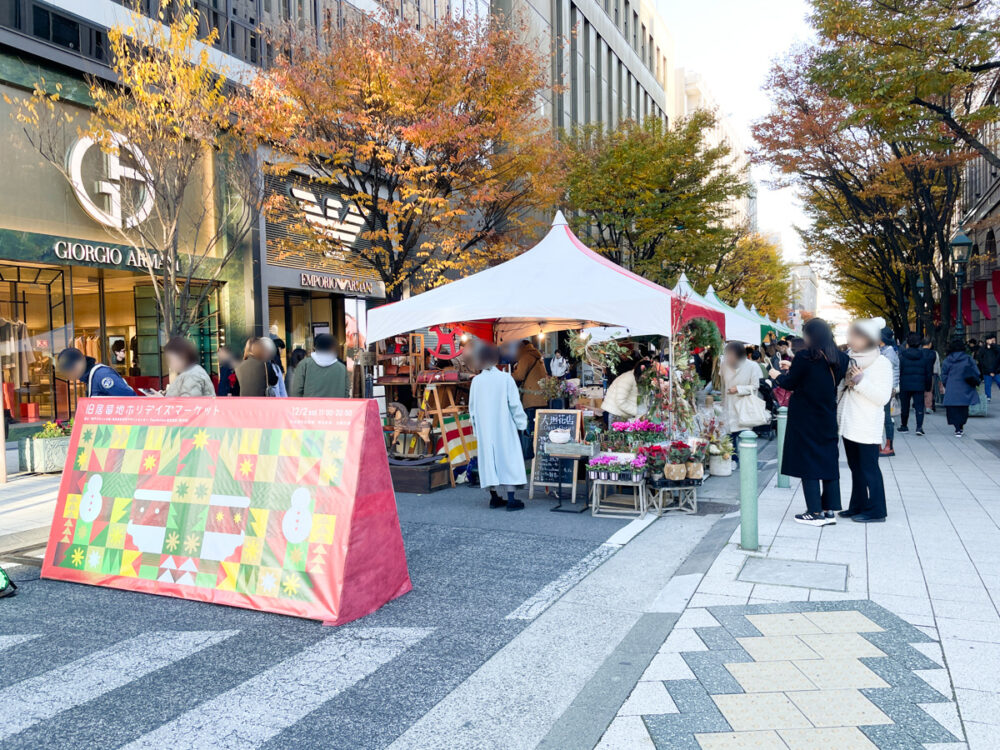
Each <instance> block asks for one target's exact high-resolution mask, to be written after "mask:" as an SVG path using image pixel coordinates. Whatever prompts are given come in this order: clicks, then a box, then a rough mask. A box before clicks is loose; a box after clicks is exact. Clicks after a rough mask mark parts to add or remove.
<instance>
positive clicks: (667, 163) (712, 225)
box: [566, 110, 749, 285]
mask: <svg viewBox="0 0 1000 750" xmlns="http://www.w3.org/2000/svg"><path fill="white" fill-rule="evenodd" d="M714 125H715V115H714V114H713V113H711V112H708V111H705V110H702V111H698V112H695V113H694V114H692V115H691V116H690V117H688V118H686V119H684V120H682V121H680V122H679V123H678V124H677V125H676V126H674V127H672V128H670V127H667V126H666V125H665V124H664V123H663V122H662V121H660V120H658V119H656V118H652V117H649V118H646V119H645V120H643V122H642V123H641V124H639V123H635V122H632V121H625V122H623V123H622V124H621V125H619V126H618V127H617V128H616V129H615V130H612V131H610V132H605V131H604V130H602V128H601V127H599V126H592V127H591V126H588V127H584V128H581V129H580V130H578V131H576V132H575V133H573V134H571V135H570V137H569V139H568V140H569V145H568V155H567V157H566V160H567V178H566V199H567V202H568V204H569V206H570V208H571V209H573V211H574V212H575V213H576V215H577V216H576V219H575V221H574V223H575V227H576V229H577V230H578V231H579V232H580V233H581V234H583V235H586V236H587V237H588V239H589V240H590V242H591V243H592V244H593V245H594V247H595V249H596V250H598V251H600V252H601V253H603V254H605V255H607V256H608V257H610V258H611V259H613V260H614V261H615V262H616V263H619V264H621V265H623V266H625V267H626V268H629V269H631V270H633V271H635V272H636V273H639V274H641V275H643V276H645V277H646V278H648V279H651V280H653V281H656V282H658V283H664V284H670V285H672V284H673V282H674V281H675V280H676V279H677V277H678V276H680V274H681V273H682V272H684V273H687V274H688V275H689V276H691V277H692V278H701V276H702V272H703V269H704V268H705V267H706V266H708V267H710V266H712V265H713V264H715V263H716V262H717V260H718V258H719V255H720V254H722V253H724V252H727V251H728V250H730V249H732V247H733V246H734V245H735V242H736V240H737V239H738V238H739V237H740V236H741V234H743V233H745V230H744V229H743V228H740V227H736V226H734V225H733V222H732V217H733V209H732V204H733V201H735V200H736V199H738V198H740V197H742V196H743V195H745V194H746V192H747V190H748V189H749V186H748V184H747V183H746V181H745V176H744V175H742V174H739V173H737V171H736V170H735V169H734V168H733V165H732V158H731V154H730V150H729V147H728V145H726V144H724V143H723V144H720V145H712V144H711V143H709V141H708V140H707V138H706V134H707V133H708V131H709V130H711V128H712V127H714Z"/></svg>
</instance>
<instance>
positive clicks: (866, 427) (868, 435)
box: [837, 349, 892, 445]
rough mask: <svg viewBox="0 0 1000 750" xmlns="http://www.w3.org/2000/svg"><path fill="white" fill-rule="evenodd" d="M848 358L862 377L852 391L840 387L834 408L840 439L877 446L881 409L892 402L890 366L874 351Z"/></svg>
mask: <svg viewBox="0 0 1000 750" xmlns="http://www.w3.org/2000/svg"><path fill="white" fill-rule="evenodd" d="M850 356H851V359H852V360H853V361H854V362H856V363H857V364H858V366H859V367H861V370H862V372H863V375H862V377H861V380H860V381H859V382H858V383H857V384H856V385H855V386H854V387H853V388H847V387H846V386H845V385H844V384H843V383H841V386H840V392H839V394H838V395H839V398H840V402H839V403H838V404H837V423H838V424H839V425H840V436H841V437H843V438H846V439H847V440H850V441H852V442H855V443H863V444H871V443H874V444H875V445H880V444H881V443H882V429H883V427H884V425H885V405H886V404H887V403H889V399H890V398H892V363H891V362H890V361H889V360H888V359H886V358H885V357H884V356H883V355H882V354H879V352H878V349H872V350H871V351H867V352H861V353H855V352H851V353H850ZM845 380H846V379H845Z"/></svg>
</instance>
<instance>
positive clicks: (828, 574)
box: [736, 557, 847, 591]
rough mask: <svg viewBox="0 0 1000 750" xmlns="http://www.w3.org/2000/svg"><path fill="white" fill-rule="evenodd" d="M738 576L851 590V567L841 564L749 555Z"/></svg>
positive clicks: (813, 586)
mask: <svg viewBox="0 0 1000 750" xmlns="http://www.w3.org/2000/svg"><path fill="white" fill-rule="evenodd" d="M736 578H737V580H739V581H746V582H748V583H766V584H771V585H774V586H797V587H798V588H804V589H825V590H827V591H847V566H846V565H842V564H840V563H823V562H806V561H803V560H779V559H777V558H773V557H748V558H747V559H746V562H745V563H743V569H742V570H741V571H740V574H739V575H738V576H736Z"/></svg>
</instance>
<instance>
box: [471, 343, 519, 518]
mask: <svg viewBox="0 0 1000 750" xmlns="http://www.w3.org/2000/svg"><path fill="white" fill-rule="evenodd" d="M478 359H479V366H480V367H481V368H482V371H481V372H480V373H479V374H478V375H476V377H474V378H473V379H472V385H471V386H470V387H469V416H470V417H471V419H472V429H473V431H474V432H475V435H476V445H477V452H478V459H477V460H478V463H479V484H480V486H481V487H482V488H483V489H486V490H489V493H490V507H491V508H502V507H504V506H507V510H510V511H514V510H522V509H523V508H524V503H523V502H522V501H520V500H516V499H515V498H514V488H515V487H519V486H521V485H524V484H527V482H528V477H527V474H526V473H525V471H524V456H523V454H522V452H521V440H520V438H519V436H518V434H517V433H518V430H526V429H527V428H528V415H527V414H525V412H524V407H522V406H521V397H520V394H519V393H518V391H517V384H516V383H515V382H514V379H513V378H512V377H511V376H510V375H508V374H507V373H506V372H503V371H502V370H499V369H497V363H498V362H499V361H500V353H499V352H498V351H497V348H496V347H494V346H492V345H484V346H483V348H482V349H481V350H480V351H479V352H478ZM503 491H506V495H507V497H506V499H504V498H503V497H501V496H500V492H503Z"/></svg>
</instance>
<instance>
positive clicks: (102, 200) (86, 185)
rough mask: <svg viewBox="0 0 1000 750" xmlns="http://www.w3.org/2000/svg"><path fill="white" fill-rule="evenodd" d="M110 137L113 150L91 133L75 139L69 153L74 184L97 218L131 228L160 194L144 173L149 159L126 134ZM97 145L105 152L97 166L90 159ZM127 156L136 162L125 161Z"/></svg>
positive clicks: (113, 225) (82, 204) (85, 207)
mask: <svg viewBox="0 0 1000 750" xmlns="http://www.w3.org/2000/svg"><path fill="white" fill-rule="evenodd" d="M110 140H111V145H112V146H113V149H112V150H111V151H104V150H103V149H101V147H100V145H99V144H98V143H97V142H96V141H94V139H93V138H90V137H88V136H81V137H80V138H78V139H77V140H76V141H75V142H74V143H73V145H72V146H71V147H70V149H69V153H68V154H67V155H66V168H67V169H68V170H69V176H70V185H71V186H72V188H73V193H74V195H76V200H77V201H78V202H79V204H80V207H81V208H82V209H83V210H84V211H86V212H87V214H88V215H89V216H90V217H91V218H92V219H93V220H94V221H96V222H97V223H99V224H103V225H104V226H106V227H111V228H112V229H131V228H133V227H137V226H139V225H140V224H141V223H142V222H144V221H145V220H146V219H147V218H149V214H150V212H151V211H152V210H153V200H154V199H155V197H156V195H155V193H154V192H153V188H152V186H151V185H149V184H148V183H147V181H146V178H145V177H144V176H143V175H145V174H149V172H150V167H149V162H148V161H146V157H145V156H144V155H143V153H142V151H140V150H139V148H138V147H137V146H134V145H133V144H131V143H129V142H128V140H127V139H126V138H125V136H123V135H121V134H119V133H112V134H111V136H110ZM93 148H96V149H98V150H99V151H100V152H101V154H100V156H101V158H100V160H99V161H98V164H99V165H100V166H98V167H96V168H95V166H94V160H93V159H86V157H87V154H88V153H89V152H90V150H91V149H93ZM123 156H127V157H128V160H129V161H130V162H131V163H132V164H131V165H130V164H127V163H124V162H123V161H122V157H123ZM133 165H134V166H133Z"/></svg>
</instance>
